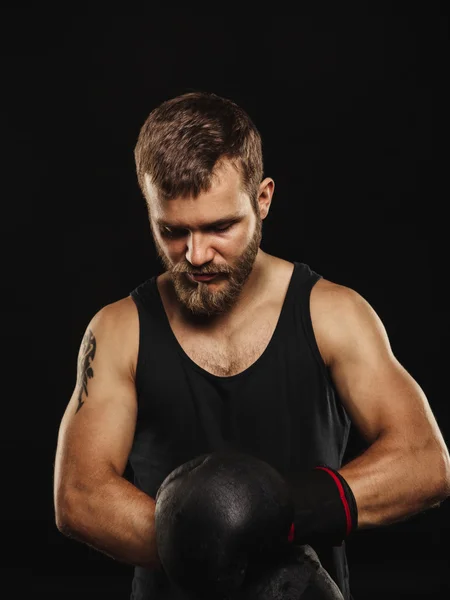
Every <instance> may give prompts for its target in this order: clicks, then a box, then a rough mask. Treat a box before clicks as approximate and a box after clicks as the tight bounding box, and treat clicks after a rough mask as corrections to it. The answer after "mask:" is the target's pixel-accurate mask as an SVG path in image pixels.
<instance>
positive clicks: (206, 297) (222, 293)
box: [153, 215, 262, 317]
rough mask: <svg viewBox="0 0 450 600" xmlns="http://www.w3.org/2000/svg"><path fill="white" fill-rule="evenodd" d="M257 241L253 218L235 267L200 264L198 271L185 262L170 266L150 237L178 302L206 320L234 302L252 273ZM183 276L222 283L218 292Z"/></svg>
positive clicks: (258, 224) (259, 228)
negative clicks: (210, 277) (212, 278)
mask: <svg viewBox="0 0 450 600" xmlns="http://www.w3.org/2000/svg"><path fill="white" fill-rule="evenodd" d="M261 238H262V219H261V217H260V216H259V215H257V221H256V226H255V231H254V233H253V236H252V239H251V240H250V242H249V243H248V244H247V247H246V248H245V250H244V252H243V253H242V255H241V256H240V257H239V259H238V260H237V261H236V264H235V265H233V266H232V267H230V266H228V265H220V266H216V265H214V264H211V265H210V264H208V265H204V266H203V267H202V268H201V270H197V269H195V268H194V267H193V266H192V265H191V264H190V263H189V262H187V261H183V262H182V263H180V264H178V265H175V266H173V265H172V263H171V262H170V260H169V259H168V258H167V256H166V255H165V254H164V251H163V249H162V248H161V246H160V245H159V243H158V241H157V239H156V236H155V235H154V234H153V241H154V243H155V247H156V251H157V254H158V256H159V258H160V260H161V262H162V264H163V265H164V268H165V269H166V271H167V272H168V274H169V275H170V278H171V280H172V283H173V289H174V291H175V294H176V297H177V299H178V301H179V302H180V304H181V306H182V307H184V308H185V309H186V310H188V311H189V313H190V314H191V315H192V316H196V317H210V316H216V315H220V314H223V313H225V312H226V311H228V310H229V309H230V308H231V307H232V306H233V305H234V304H235V303H236V301H237V299H238V298H239V295H240V293H241V291H242V288H243V287H244V284H245V282H246V281H247V279H248V277H249V275H250V273H251V271H252V268H253V265H254V262H255V260H256V256H257V254H258V250H259V246H260V244H261ZM187 273H192V274H201V275H210V274H216V273H218V274H220V275H219V277H222V276H223V277H225V278H226V281H225V282H224V284H223V285H222V286H221V288H220V289H218V290H213V289H210V287H209V286H208V284H207V283H203V282H194V281H191V280H190V279H188V277H187V275H186V274H187Z"/></svg>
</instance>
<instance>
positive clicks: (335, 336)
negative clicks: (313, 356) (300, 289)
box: [310, 278, 387, 365]
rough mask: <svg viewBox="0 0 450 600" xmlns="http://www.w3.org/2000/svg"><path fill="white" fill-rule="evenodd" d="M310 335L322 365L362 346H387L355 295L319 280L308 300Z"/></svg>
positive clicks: (379, 327) (378, 325)
mask: <svg viewBox="0 0 450 600" xmlns="http://www.w3.org/2000/svg"><path fill="white" fill-rule="evenodd" d="M310 311H311V321H312V325H313V329H314V334H315V336H316V339H317V343H318V346H319V349H320V352H321V354H322V357H323V359H324V361H325V363H326V364H328V365H329V364H330V363H331V362H332V360H333V358H334V356H336V355H337V354H338V353H345V352H346V351H347V350H355V349H356V348H357V347H360V348H361V347H362V346H363V345H364V344H370V343H371V342H375V341H378V342H379V343H383V344H386V343H387V335H386V332H385V329H384V326H383V324H382V322H381V320H380V318H379V316H378V315H377V313H376V312H375V310H374V309H373V307H372V306H371V305H370V303H369V302H368V300H366V299H365V298H364V297H363V296H362V295H361V294H360V293H359V292H357V291H356V290H354V289H352V288H349V287H347V286H345V285H341V284H338V283H334V282H332V281H329V280H327V279H324V278H321V279H319V280H318V281H317V283H316V284H315V285H314V286H313V288H312V290H311V299H310Z"/></svg>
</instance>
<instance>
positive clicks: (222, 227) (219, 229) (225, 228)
mask: <svg viewBox="0 0 450 600" xmlns="http://www.w3.org/2000/svg"><path fill="white" fill-rule="evenodd" d="M232 226H233V223H229V224H228V225H219V226H217V227H211V231H215V232H217V233H223V232H224V231H228V229H230V228H231V227H232Z"/></svg>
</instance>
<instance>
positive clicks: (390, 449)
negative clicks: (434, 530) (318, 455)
mask: <svg viewBox="0 0 450 600" xmlns="http://www.w3.org/2000/svg"><path fill="white" fill-rule="evenodd" d="M339 472H340V474H341V475H342V476H343V477H344V479H345V480H346V481H347V483H348V484H349V486H350V488H351V489H352V491H353V494H354V496H355V499H356V504H357V507H358V527H359V528H360V529H361V528H367V527H375V526H378V525H387V524H390V523H394V522H396V521H400V520H402V519H404V518H406V517H408V516H412V515H414V514H417V513H419V512H422V511H423V510H425V509H427V508H430V507H432V506H434V505H435V504H437V503H439V502H441V501H442V500H443V499H444V498H445V497H446V495H447V494H448V490H447V489H446V485H445V482H446V481H448V460H447V457H446V456H445V454H443V453H442V450H441V448H439V447H438V445H436V444H435V443H434V442H433V441H430V442H429V443H427V444H424V445H422V446H421V447H417V448H408V449H406V448H405V447H402V446H401V445H399V444H398V440H397V439H396V438H394V437H393V436H388V435H386V436H381V437H380V438H379V439H378V440H377V441H376V442H375V443H374V444H372V445H371V446H370V447H369V448H368V449H367V450H366V451H365V452H364V453H363V454H361V455H360V456H358V457H357V458H355V459H354V460H352V461H351V462H349V463H347V464H346V465H345V466H344V467H342V468H341V469H340V470H339ZM443 482H444V483H443Z"/></svg>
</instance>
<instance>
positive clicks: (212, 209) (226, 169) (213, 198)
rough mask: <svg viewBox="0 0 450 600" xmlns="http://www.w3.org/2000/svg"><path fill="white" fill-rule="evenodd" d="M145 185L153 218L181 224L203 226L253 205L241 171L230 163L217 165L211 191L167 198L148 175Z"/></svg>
mask: <svg viewBox="0 0 450 600" xmlns="http://www.w3.org/2000/svg"><path fill="white" fill-rule="evenodd" d="M145 189H146V194H147V199H148V201H149V203H150V207H151V211H150V212H151V218H152V221H154V222H158V221H164V222H165V223H169V224H171V225H173V226H178V227H183V226H184V227H186V226H191V227H200V226H202V225H206V224H208V222H212V221H215V220H217V219H220V218H222V217H224V216H228V215H234V216H237V215H242V214H244V213H246V212H248V210H249V209H251V203H250V198H249V196H248V194H246V193H245V192H244V191H243V190H242V186H241V178H240V175H239V172H238V171H237V170H236V169H235V168H233V166H231V165H229V164H225V165H224V166H222V167H221V168H219V169H217V171H216V172H215V174H214V177H213V179H212V184H211V187H210V189H209V190H208V191H207V192H202V193H201V194H200V195H199V196H198V197H197V198H193V197H192V196H183V197H180V198H174V199H172V200H163V199H162V198H160V196H159V194H158V190H157V189H156V188H155V186H154V185H153V183H152V181H151V179H150V177H149V176H148V175H145Z"/></svg>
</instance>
